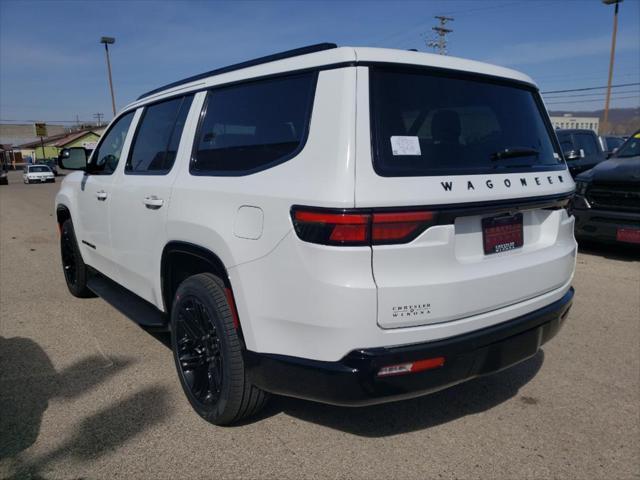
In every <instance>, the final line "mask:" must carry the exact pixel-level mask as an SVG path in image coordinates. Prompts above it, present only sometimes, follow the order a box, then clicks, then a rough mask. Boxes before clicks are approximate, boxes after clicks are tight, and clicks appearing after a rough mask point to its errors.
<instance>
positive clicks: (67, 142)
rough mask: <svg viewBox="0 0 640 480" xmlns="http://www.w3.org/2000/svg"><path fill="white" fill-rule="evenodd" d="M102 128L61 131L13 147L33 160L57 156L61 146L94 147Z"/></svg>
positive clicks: (24, 156) (23, 155)
mask: <svg viewBox="0 0 640 480" xmlns="http://www.w3.org/2000/svg"><path fill="white" fill-rule="evenodd" d="M103 130H104V129H102V128H95V129H90V130H81V131H79V132H73V133H63V134H62V135H53V136H49V137H47V138H44V139H43V141H42V142H41V141H40V140H39V139H38V140H36V141H32V142H27V143H24V144H22V145H18V146H17V147H14V149H16V150H18V151H20V153H21V154H22V157H23V158H25V159H27V158H31V159H33V160H34V161H37V160H44V159H48V158H58V154H59V153H60V150H62V149H63V148H71V147H84V148H89V149H94V148H95V146H96V144H97V143H98V140H99V139H100V135H102V132H103ZM43 146H44V148H43Z"/></svg>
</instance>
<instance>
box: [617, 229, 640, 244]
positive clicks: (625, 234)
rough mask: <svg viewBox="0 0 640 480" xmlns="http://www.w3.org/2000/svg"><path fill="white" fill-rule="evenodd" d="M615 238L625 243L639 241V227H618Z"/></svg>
mask: <svg viewBox="0 0 640 480" xmlns="http://www.w3.org/2000/svg"><path fill="white" fill-rule="evenodd" d="M616 240H617V241H619V242H626V243H640V229H636V228H618V231H617V232H616Z"/></svg>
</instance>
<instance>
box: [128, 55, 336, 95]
mask: <svg viewBox="0 0 640 480" xmlns="http://www.w3.org/2000/svg"><path fill="white" fill-rule="evenodd" d="M332 48H338V45H336V44H335V43H316V44H315V45H308V46H306V47H300V48H294V49H293V50H287V51H286V52H280V53H274V54H272V55H267V56H265V57H260V58H256V59H253V60H247V61H246V62H240V63H235V64H233V65H229V66H227V67H222V68H216V69H215V70H211V71H209V72H204V73H200V74H198V75H194V76H192V77H188V78H185V79H183V80H178V81H177V82H173V83H169V84H168V85H164V86H162V87H160V88H156V89H154V90H151V91H149V92H147V93H143V94H142V95H140V96H139V97H138V100H142V99H143V98H146V97H149V96H151V95H153V94H154V93H158V92H162V91H163V90H167V89H169V88H173V87H177V86H179V85H183V84H185V83H189V82H195V81H196V80H200V79H202V78H207V77H211V76H213V75H220V74H222V73H228V72H233V71H234V70H240V69H242V68H247V67H253V66H255V65H261V64H263V63H269V62H275V61H276V60H282V59H285V58H291V57H298V56H300V55H306V54H308V53H314V52H322V51H323V50H331V49H332Z"/></svg>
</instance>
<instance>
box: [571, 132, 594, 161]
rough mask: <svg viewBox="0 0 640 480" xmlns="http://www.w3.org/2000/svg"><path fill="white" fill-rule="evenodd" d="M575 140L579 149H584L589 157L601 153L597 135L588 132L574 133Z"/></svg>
mask: <svg viewBox="0 0 640 480" xmlns="http://www.w3.org/2000/svg"><path fill="white" fill-rule="evenodd" d="M573 142H574V144H575V146H576V148H577V149H582V150H584V154H585V156H587V157H590V156H594V155H598V153H600V149H599V148H598V143H597V141H596V137H595V135H589V134H588V133H574V134H573Z"/></svg>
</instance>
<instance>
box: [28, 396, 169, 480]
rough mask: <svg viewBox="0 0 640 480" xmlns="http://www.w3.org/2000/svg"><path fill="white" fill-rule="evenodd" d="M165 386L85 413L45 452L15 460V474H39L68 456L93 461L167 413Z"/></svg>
mask: <svg viewBox="0 0 640 480" xmlns="http://www.w3.org/2000/svg"><path fill="white" fill-rule="evenodd" d="M168 399H169V391H168V389H167V388H166V387H158V386H150V387H146V388H144V389H142V390H140V391H138V392H136V393H134V394H131V395H129V396H127V397H126V398H124V399H122V400H119V401H117V402H115V403H113V404H111V405H109V406H108V407H107V408H104V409H102V410H100V411H98V412H97V413H94V414H92V415H89V416H88V417H86V418H84V419H83V420H81V421H80V422H78V424H77V425H76V426H75V428H74V431H75V433H74V434H73V435H72V436H71V437H70V438H68V439H67V440H66V441H64V442H61V443H60V444H59V446H58V447H57V448H55V449H53V450H51V451H49V452H47V453H44V454H42V455H40V456H36V457H35V458H33V459H29V460H28V461H26V462H18V465H17V466H16V468H15V470H16V472H17V473H16V476H15V477H16V478H40V476H39V473H40V472H43V471H46V470H50V469H51V465H52V464H53V463H54V462H56V461H60V460H64V461H68V460H69V459H73V460H76V461H78V462H84V461H93V460H95V459H96V458H99V457H101V456H102V455H105V454H108V453H113V452H114V450H117V449H118V448H120V447H121V446H122V445H124V444H125V443H126V442H128V441H129V440H131V439H132V438H134V437H136V436H137V435H139V434H141V433H142V432H144V431H145V430H147V429H148V428H150V427H152V426H153V425H156V424H158V423H160V422H161V421H162V420H163V419H164V418H166V417H167V416H169V415H170V414H171V411H172V406H171V404H170V402H169V400H168Z"/></svg>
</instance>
